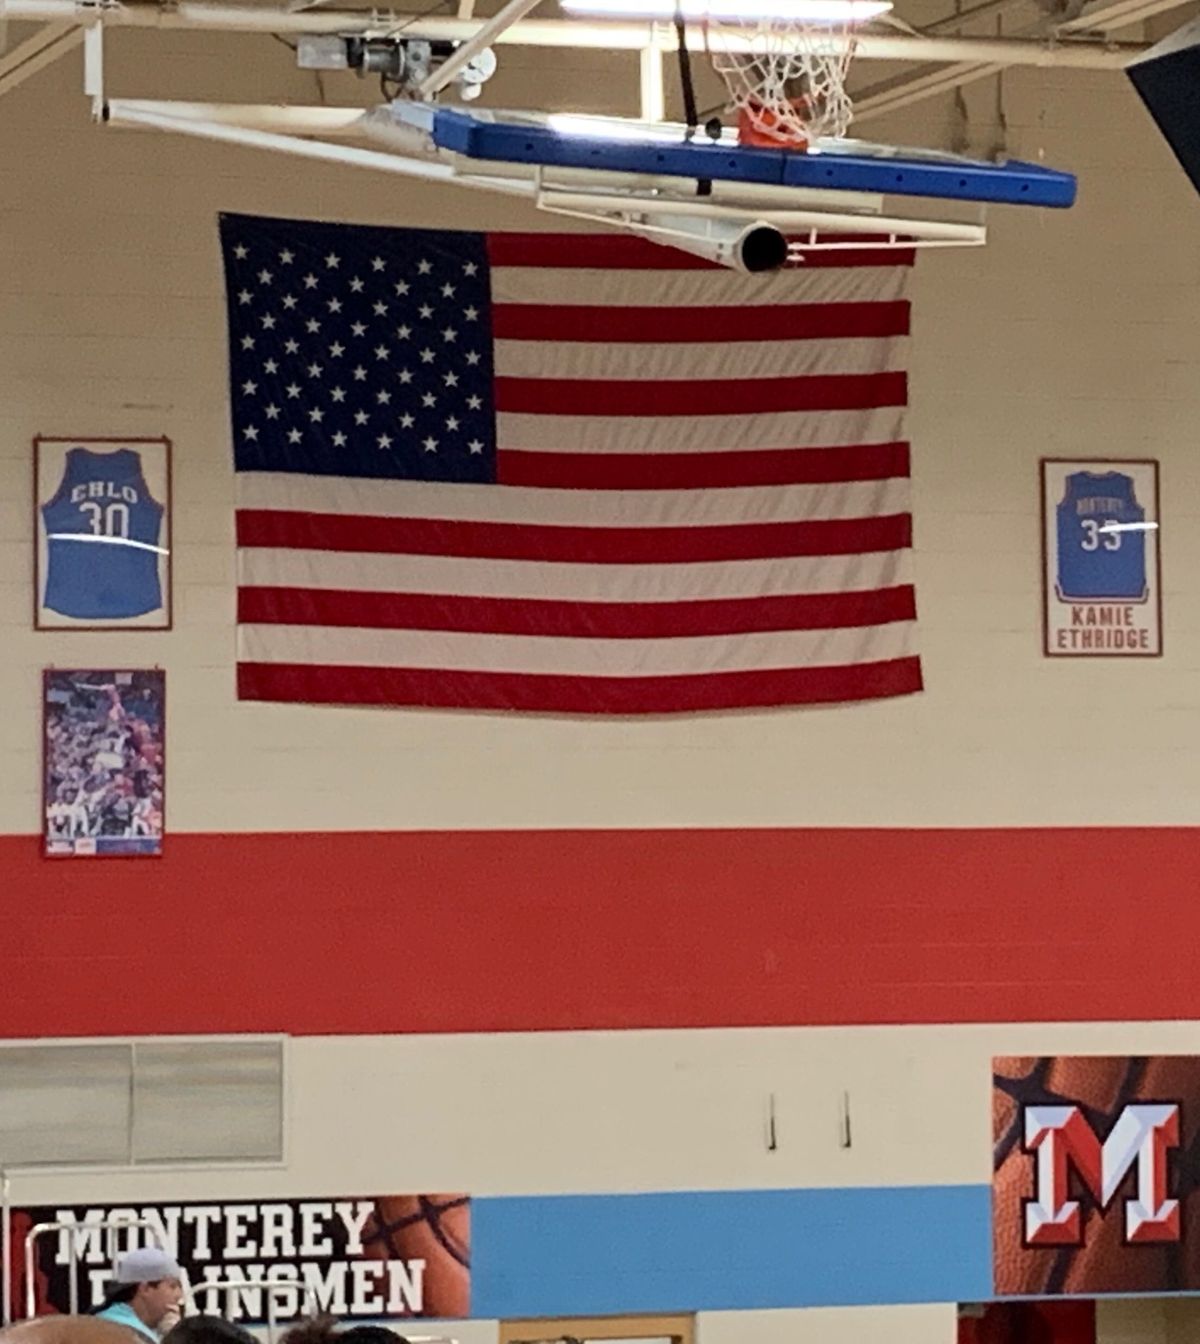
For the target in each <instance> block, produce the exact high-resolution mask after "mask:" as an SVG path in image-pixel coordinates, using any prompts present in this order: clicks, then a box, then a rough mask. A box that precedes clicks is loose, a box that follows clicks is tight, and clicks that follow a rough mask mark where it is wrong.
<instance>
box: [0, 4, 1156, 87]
mask: <svg viewBox="0 0 1200 1344" xmlns="http://www.w3.org/2000/svg"><path fill="white" fill-rule="evenodd" d="M5 19H29V20H34V21H38V20H42V21H56V20H57V21H60V22H62V21H65V22H71V23H76V24H84V25H86V24H89V23H96V22H103V23H105V24H116V25H122V26H132V27H148V28H172V29H214V30H225V31H233V32H255V33H375V34H382V33H386V32H391V31H395V30H399V29H401V28H403V29H404V30H405V31H407V32H408V33H409V34H411V35H412V36H420V37H424V38H430V39H433V40H439V41H442V40H444V41H453V42H467V41H468V40H469V39H470V38H471V37H473V36H474V35H475V34H476V33H478V32H479V31H480V29H479V25H478V24H477V23H476V22H474V21H472V20H467V19H456V18H449V17H438V16H434V15H413V14H397V13H393V12H392V11H379V10H373V11H366V10H330V9H325V8H321V9H319V10H310V11H307V12H289V11H288V10H286V9H282V8H274V9H272V8H269V7H266V6H264V7H261V8H259V7H257V6H252V5H239V4H229V5H222V4H212V3H206V0H179V3H178V4H177V5H175V6H172V7H168V6H161V7H160V6H157V5H148V4H142V3H132V4H125V3H122V2H121V0H94V2H93V3H87V0H80V3H76V0H0V22H2V21H4V20H5ZM492 40H493V41H495V42H496V43H497V44H499V45H513V46H527V47H558V48H577V49H580V50H587V49H603V50H621V51H640V50H642V49H643V48H644V47H646V46H657V47H660V48H661V49H663V50H668V49H671V48H672V47H673V46H674V41H675V39H674V37H673V35H670V34H667V33H665V32H661V31H656V30H655V28H654V27H653V26H652V25H650V24H645V23H586V22H582V21H579V20H569V19H522V20H521V21H520V22H518V23H514V24H513V25H512V27H510V28H507V29H505V30H504V31H503V32H501V33H498V34H497V35H496V36H495V37H494V38H493V39H492ZM847 40H849V39H847ZM853 42H854V49H855V56H856V57H858V58H863V59H866V60H883V61H946V62H951V63H955V62H963V61H971V62H976V63H980V64H993V65H1003V66H1057V67H1063V68H1069V69H1076V70H1116V69H1120V68H1122V67H1123V66H1124V65H1125V63H1126V62H1127V61H1129V60H1130V59H1131V58H1132V57H1134V56H1138V55H1141V54H1142V53H1143V52H1145V51H1146V50H1148V46H1147V44H1145V43H1121V44H1117V43H1103V44H1101V43H1095V42H1082V41H1077V42H1071V43H1062V42H1052V41H1051V42H1047V41H1041V40H1034V39H1022V38H995V37H981V38H950V37H944V38H943V37H902V36H891V35H881V34H874V33H860V34H858V35H857V36H856V37H855V38H854V39H853ZM688 45H689V47H690V48H692V49H693V50H696V51H703V50H704V49H705V39H704V34H703V33H702V32H700V31H698V30H696V29H693V30H691V31H690V32H689V34H688ZM726 46H728V47H729V49H730V50H734V51H736V50H749V49H750V48H751V46H752V43H751V42H750V41H749V40H746V41H745V42H744V43H740V44H739V43H738V42H737V41H736V40H730V41H729V42H727V43H726Z"/></svg>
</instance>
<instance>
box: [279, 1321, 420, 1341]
mask: <svg viewBox="0 0 1200 1344" xmlns="http://www.w3.org/2000/svg"><path fill="white" fill-rule="evenodd" d="M279 1344H408V1340H407V1339H405V1337H404V1336H403V1335H400V1334H397V1333H396V1331H395V1330H389V1329H388V1327H387V1326H386V1325H351V1326H347V1327H346V1328H345V1329H344V1330H340V1329H338V1325H337V1322H336V1321H335V1320H334V1319H333V1318H332V1317H330V1316H317V1317H315V1318H312V1319H309V1320H304V1321H300V1322H298V1323H297V1324H296V1325H293V1326H292V1328H291V1329H290V1330H289V1331H288V1332H287V1333H286V1334H285V1335H284V1336H283V1338H282V1339H281V1340H280V1342H279Z"/></svg>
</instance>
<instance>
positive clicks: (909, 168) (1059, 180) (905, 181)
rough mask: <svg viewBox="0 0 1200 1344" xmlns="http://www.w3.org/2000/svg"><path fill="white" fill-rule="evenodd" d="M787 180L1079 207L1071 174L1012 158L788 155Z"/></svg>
mask: <svg viewBox="0 0 1200 1344" xmlns="http://www.w3.org/2000/svg"><path fill="white" fill-rule="evenodd" d="M785 157H786V160H787V161H786V163H785V165H784V173H783V180H784V183H785V184H786V185H787V186H789V187H824V188H826V189H830V190H832V189H839V190H844V191H872V192H883V193H884V194H885V195H888V196H930V197H936V198H938V199H939V200H957V201H986V202H991V203H994V204H1003V205H1040V206H1052V207H1056V208H1059V209H1061V208H1064V207H1066V206H1069V205H1073V204H1074V203H1075V178H1074V176H1073V174H1071V173H1062V172H1058V171H1057V170H1056V169H1053V168H1041V167H1039V166H1038V165H1036V164H1032V163H1022V162H1020V161H1019V160H1017V159H1010V160H1009V161H1008V162H1007V163H996V164H992V163H973V162H968V161H965V160H964V161H962V162H960V163H954V162H946V163H938V162H923V161H921V160H917V159H904V158H879V159H876V158H864V157H860V156H857V155H853V154H788V155H786V156H785Z"/></svg>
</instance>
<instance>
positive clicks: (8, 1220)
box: [0, 1168, 13, 1325]
mask: <svg viewBox="0 0 1200 1344" xmlns="http://www.w3.org/2000/svg"><path fill="white" fill-rule="evenodd" d="M0 1218H3V1219H4V1223H3V1225H2V1226H0V1247H2V1248H3V1250H2V1251H0V1254H3V1256H4V1280H3V1283H4V1287H3V1303H2V1305H0V1315H2V1316H3V1321H2V1322H0V1324H3V1325H11V1324H12V1289H13V1285H12V1268H13V1266H12V1184H11V1179H10V1177H9V1174H8V1169H7V1168H0Z"/></svg>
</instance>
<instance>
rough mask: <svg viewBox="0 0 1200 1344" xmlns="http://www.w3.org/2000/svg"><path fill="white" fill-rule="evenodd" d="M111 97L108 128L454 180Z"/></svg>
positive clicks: (343, 149)
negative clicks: (168, 134)
mask: <svg viewBox="0 0 1200 1344" xmlns="http://www.w3.org/2000/svg"><path fill="white" fill-rule="evenodd" d="M134 103H135V100H133V99H122V98H114V99H112V101H111V102H110V103H109V104H108V122H109V125H111V126H148V127H151V128H152V129H154V130H156V131H176V132H179V133H181V134H183V135H192V136H196V137H197V138H199V139H201V140H216V141H219V142H221V143H223V144H227V145H243V146H245V147H247V148H250V149H269V150H273V151H275V152H276V153H281V154H294V155H297V156H298V157H300V158H305V159H321V160H323V161H324V162H326V163H338V164H342V165H343V166H348V167H352V168H374V169H381V170H383V171H384V172H392V173H400V174H402V175H403V176H406V177H427V178H432V179H434V180H435V181H442V182H446V181H453V180H454V175H453V173H452V172H451V170H450V169H449V168H448V167H446V165H445V164H441V163H430V162H420V161H418V160H416V159H402V158H400V157H399V156H398V155H395V154H383V153H380V152H379V151H378V150H374V149H358V148H356V147H355V146H353V145H328V144H324V143H323V142H321V141H320V140H300V139H297V138H295V137H293V136H290V135H279V134H276V133H274V132H271V131H258V130H253V129H251V128H250V127H247V126H239V125H234V124H229V123H221V122H216V121H202V120H200V119H199V118H197V117H189V116H175V115H173V114H172V113H170V112H164V111H162V110H160V109H161V107H163V106H168V107H169V104H165V105H163V104H160V105H159V108H155V107H154V106H153V104H149V103H148V102H147V101H146V100H136V105H131V104H134Z"/></svg>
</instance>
